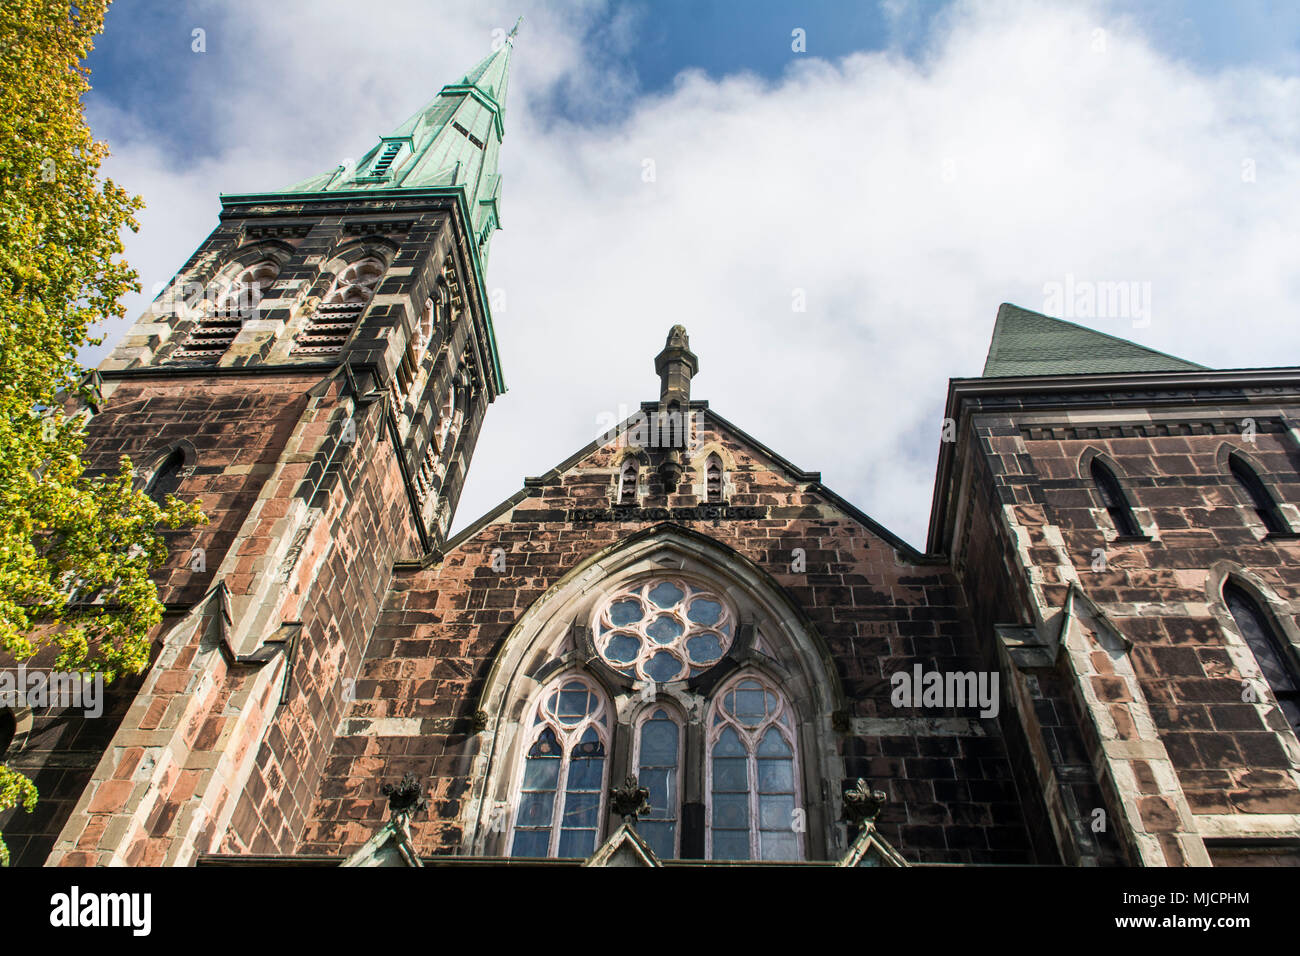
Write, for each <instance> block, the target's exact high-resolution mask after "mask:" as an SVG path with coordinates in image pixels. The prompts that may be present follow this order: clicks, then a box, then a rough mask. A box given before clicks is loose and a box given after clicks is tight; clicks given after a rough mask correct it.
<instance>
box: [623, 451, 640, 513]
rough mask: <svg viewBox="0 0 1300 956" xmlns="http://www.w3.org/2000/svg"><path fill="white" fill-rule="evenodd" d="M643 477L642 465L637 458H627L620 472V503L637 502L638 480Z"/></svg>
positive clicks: (632, 503)
mask: <svg viewBox="0 0 1300 956" xmlns="http://www.w3.org/2000/svg"><path fill="white" fill-rule="evenodd" d="M640 477H641V466H640V464H638V463H637V460H636V459H635V458H628V459H625V460H624V462H623V467H622V469H621V470H620V471H619V474H618V503H619V504H621V505H634V504H636V500H637V499H636V493H637V488H636V486H637V482H638V481H639V480H640Z"/></svg>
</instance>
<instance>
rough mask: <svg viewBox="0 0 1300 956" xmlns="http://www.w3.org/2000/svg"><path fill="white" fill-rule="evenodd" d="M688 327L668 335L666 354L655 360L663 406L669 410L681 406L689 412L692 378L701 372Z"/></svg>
mask: <svg viewBox="0 0 1300 956" xmlns="http://www.w3.org/2000/svg"><path fill="white" fill-rule="evenodd" d="M690 342H691V340H690V338H689V337H687V335H686V326H684V325H674V326H673V327H672V329H671V330H670V331H669V332H668V339H667V341H666V342H665V343H664V350H663V351H662V352H660V353H659V354H658V355H656V356H655V373H656V374H657V375H658V376H659V402H660V404H662V405H663V406H664V407H665V408H667V407H669V405H670V404H671V403H674V402H675V403H677V404H678V405H680V406H681V408H682V410H683V411H686V410H687V409H688V408H689V406H690V403H691V378H693V377H694V375H695V373H696V372H698V371H699V370H700V360H699V359H698V358H697V357H696V355H695V353H694V352H692V351H691V344H690Z"/></svg>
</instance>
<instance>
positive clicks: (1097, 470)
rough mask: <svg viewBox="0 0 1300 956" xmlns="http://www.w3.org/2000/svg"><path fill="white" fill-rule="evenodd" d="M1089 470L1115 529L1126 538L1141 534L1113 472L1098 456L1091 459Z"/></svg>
mask: <svg viewBox="0 0 1300 956" xmlns="http://www.w3.org/2000/svg"><path fill="white" fill-rule="evenodd" d="M1089 470H1090V472H1091V473H1092V480H1093V483H1094V484H1095V485H1096V486H1097V493H1098V494H1099V495H1101V503H1102V505H1103V506H1104V507H1105V509H1106V512H1107V514H1109V515H1110V520H1111V521H1112V522H1113V523H1114V525H1115V531H1116V532H1118V533H1119V534H1120V535H1121V536H1123V537H1127V538H1133V537H1138V536H1139V535H1141V534H1142V529H1141V528H1140V527H1138V523H1137V518H1135V517H1134V516H1133V509H1132V508H1130V507H1129V503H1128V499H1127V498H1125V497H1124V491H1123V489H1122V488H1120V486H1119V479H1118V478H1116V477H1115V473H1114V472H1113V471H1111V470H1110V468H1108V467H1107V466H1106V465H1105V464H1104V463H1103V462H1102V461H1101V459H1100V458H1094V459H1093V460H1092V464H1091V465H1090V466H1089Z"/></svg>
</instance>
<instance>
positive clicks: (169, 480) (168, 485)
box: [144, 448, 185, 506]
mask: <svg viewBox="0 0 1300 956" xmlns="http://www.w3.org/2000/svg"><path fill="white" fill-rule="evenodd" d="M184 477H185V454H184V452H182V451H181V450H180V449H179V448H177V449H176V450H174V451H173V452H172V453H171V454H170V455H168V456H167V457H166V458H165V459H163V462H162V464H160V465H159V466H158V467H157V468H156V469H155V470H154V473H153V475H152V476H150V478H149V483H148V484H147V485H146V486H145V492H144V493H145V494H146V495H148V496H149V497H150V498H152V499H153V501H154V502H155V503H157V504H158V505H160V506H165V505H166V503H167V496H168V495H174V494H176V491H177V489H178V488H180V486H181V481H182V479H183V478H184Z"/></svg>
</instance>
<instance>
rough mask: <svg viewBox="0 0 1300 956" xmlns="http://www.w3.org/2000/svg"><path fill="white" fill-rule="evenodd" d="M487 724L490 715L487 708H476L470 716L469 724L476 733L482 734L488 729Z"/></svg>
mask: <svg viewBox="0 0 1300 956" xmlns="http://www.w3.org/2000/svg"><path fill="white" fill-rule="evenodd" d="M487 725H488V715H487V711H486V710H476V711H474V713H473V714H472V715H471V716H470V719H469V726H470V729H471V730H472V731H473V732H474V733H476V734H481V733H482V732H483V731H485V730H487Z"/></svg>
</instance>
